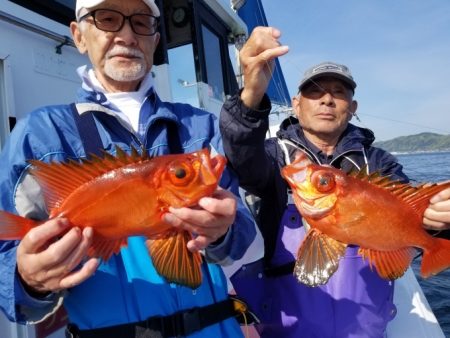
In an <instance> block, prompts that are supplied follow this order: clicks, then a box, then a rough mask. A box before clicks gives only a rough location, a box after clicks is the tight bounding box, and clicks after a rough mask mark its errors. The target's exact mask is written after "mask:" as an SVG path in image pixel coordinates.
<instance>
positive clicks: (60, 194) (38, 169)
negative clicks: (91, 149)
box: [29, 147, 148, 210]
mask: <svg viewBox="0 0 450 338" xmlns="http://www.w3.org/2000/svg"><path fill="white" fill-rule="evenodd" d="M116 153H117V155H116V156H113V155H111V154H109V153H107V152H106V151H104V152H103V157H98V156H96V155H92V156H91V159H90V160H82V161H81V162H76V161H73V160H69V161H67V162H52V163H45V162H42V161H38V160H30V161H29V163H31V164H32V168H31V170H30V172H31V174H32V175H33V176H34V177H36V179H37V180H38V182H39V185H40V186H41V187H42V190H43V193H44V198H45V201H46V203H47V207H48V209H49V210H52V209H54V208H58V207H59V206H60V205H61V203H62V201H64V200H65V199H66V198H67V197H68V196H69V195H70V194H71V193H72V192H73V191H74V190H75V189H77V188H78V187H80V186H82V185H83V184H85V183H87V182H89V181H91V180H93V179H95V178H96V177H99V176H101V175H103V174H105V173H107V172H109V171H112V170H114V169H118V168H121V167H123V166H125V165H128V164H133V163H139V162H141V161H143V160H145V159H148V153H147V152H146V151H145V150H142V154H139V153H138V151H137V150H136V149H135V148H132V150H131V155H128V154H127V153H125V151H123V150H122V149H120V148H119V147H116Z"/></svg>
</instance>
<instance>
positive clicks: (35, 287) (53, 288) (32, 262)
mask: <svg viewBox="0 0 450 338" xmlns="http://www.w3.org/2000/svg"><path fill="white" fill-rule="evenodd" d="M92 238H93V231H92V228H85V229H83V231H81V229H80V228H78V227H72V225H71V224H70V223H69V221H68V220H67V219H63V218H55V219H51V220H49V221H46V222H44V223H43V224H41V225H39V226H37V227H35V228H33V229H31V230H30V231H29V232H28V233H27V234H26V235H25V237H24V238H23V239H22V240H21V242H20V244H19V246H18V247H17V269H18V273H19V275H20V277H21V279H22V282H23V283H24V287H25V288H26V290H27V291H28V292H30V294H32V295H39V294H45V293H47V292H58V291H60V290H63V289H67V288H70V287H73V286H75V285H78V284H80V283H81V282H83V281H85V280H86V279H87V278H89V277H90V276H91V275H92V274H93V273H94V272H95V270H96V269H97V267H98V264H99V260H98V259H97V258H90V259H88V260H87V261H86V262H84V263H83V265H82V266H81V268H80V269H76V268H77V267H78V266H79V265H80V264H81V263H82V262H83V260H84V259H85V257H86V255H87V251H88V249H89V247H90V246H91V244H92Z"/></svg>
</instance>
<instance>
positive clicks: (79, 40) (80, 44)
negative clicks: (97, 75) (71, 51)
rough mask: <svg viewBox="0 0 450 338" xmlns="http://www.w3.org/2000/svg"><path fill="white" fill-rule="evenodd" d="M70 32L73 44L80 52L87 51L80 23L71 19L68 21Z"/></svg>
mask: <svg viewBox="0 0 450 338" xmlns="http://www.w3.org/2000/svg"><path fill="white" fill-rule="evenodd" d="M70 32H71V33H72V38H73V42H74V43H75V46H77V49H78V51H79V52H80V53H81V54H85V53H86V52H87V48H86V41H85V39H84V36H83V33H82V32H81V29H80V23H78V22H75V21H72V22H71V23H70Z"/></svg>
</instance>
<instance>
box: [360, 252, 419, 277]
mask: <svg viewBox="0 0 450 338" xmlns="http://www.w3.org/2000/svg"><path fill="white" fill-rule="evenodd" d="M358 253H359V254H360V255H361V256H362V257H363V258H364V259H366V258H367V259H368V260H369V263H370V266H371V267H372V266H375V268H376V270H377V272H378V275H379V276H380V277H382V278H384V279H391V280H393V279H397V278H399V277H401V276H403V274H404V273H405V271H406V269H408V267H409V265H410V264H411V261H412V260H413V258H414V256H415V255H416V249H415V248H413V247H406V248H403V249H399V250H395V251H379V250H373V249H364V248H359V250H358Z"/></svg>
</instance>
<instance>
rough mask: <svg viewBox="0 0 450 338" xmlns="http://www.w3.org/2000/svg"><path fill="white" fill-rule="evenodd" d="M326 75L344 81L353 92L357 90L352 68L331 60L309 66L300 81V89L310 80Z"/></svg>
mask: <svg viewBox="0 0 450 338" xmlns="http://www.w3.org/2000/svg"><path fill="white" fill-rule="evenodd" d="M324 76H330V77H334V78H336V79H339V80H342V81H344V82H345V83H346V84H348V85H349V86H350V88H351V89H352V90H353V92H355V88H356V82H355V81H354V80H353V77H352V74H351V72H350V69H348V67H347V66H344V65H340V64H338V63H334V62H330V61H326V62H322V63H319V64H318V65H315V66H312V67H311V68H309V69H308V70H307V71H306V72H305V74H304V75H303V79H302V80H301V81H300V85H299V86H298V91H299V92H300V91H301V90H302V88H303V87H304V86H305V85H306V84H307V83H309V82H310V81H312V80H315V79H318V78H320V77H324Z"/></svg>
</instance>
